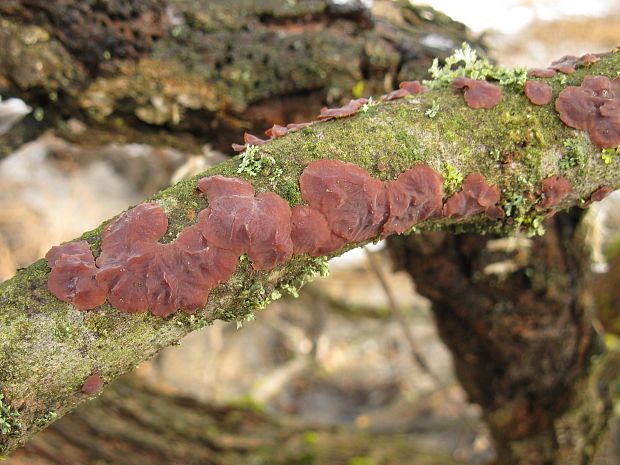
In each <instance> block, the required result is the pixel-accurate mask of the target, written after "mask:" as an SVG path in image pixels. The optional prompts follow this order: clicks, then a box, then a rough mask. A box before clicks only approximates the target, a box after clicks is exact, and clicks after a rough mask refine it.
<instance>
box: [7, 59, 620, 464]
mask: <svg viewBox="0 0 620 465" xmlns="http://www.w3.org/2000/svg"><path fill="white" fill-rule="evenodd" d="M619 62H620V53H613V54H610V55H608V56H606V57H605V58H604V59H602V60H601V61H599V62H598V63H595V64H594V65H592V66H591V67H589V68H587V69H585V68H583V69H580V70H578V71H577V72H576V73H574V74H571V75H570V76H568V77H567V78H558V79H556V80H554V81H552V85H553V86H554V89H555V92H557V91H558V90H559V89H560V88H562V87H563V86H565V85H570V84H576V83H579V82H581V80H582V79H583V77H584V75H586V74H606V75H612V76H614V75H615V74H616V72H617V70H618V69H619V67H620V66H619ZM564 80H565V81H566V82H563V81H564ZM432 106H439V108H440V109H441V110H440V111H439V112H438V114H437V115H436V116H435V117H433V118H430V117H428V116H426V115H425V112H426V110H427V109H428V108H430V107H432ZM505 118H509V119H510V121H511V124H510V125H509V126H507V125H506V120H505ZM472 128H476V130H475V131H473V132H472ZM515 134H520V135H522V136H523V139H522V138H521V136H519V137H518V138H517V141H515ZM532 134H536V136H535V137H534V136H531V135H532ZM530 136H531V137H530ZM568 138H572V139H574V140H579V141H580V142H579V143H580V144H581V147H582V150H583V153H584V155H585V156H586V158H585V163H584V166H583V167H577V166H576V167H574V168H570V169H567V170H566V169H564V170H562V171H560V167H559V166H558V161H559V157H558V154H561V153H562V152H563V150H564V145H563V141H564V140H566V139H568ZM490 152H497V153H500V154H502V153H505V154H510V156H511V158H512V162H511V163H510V164H506V163H501V162H500V161H497V160H496V159H495V158H494V157H492V156H490V155H489V153H490ZM257 156H259V157H263V156H269V157H273V160H274V164H275V167H277V168H279V169H281V174H278V175H277V176H274V174H273V173H274V172H269V173H268V172H264V173H261V174H259V175H258V176H256V177H250V178H249V180H250V181H252V183H253V184H254V186H255V188H256V189H257V191H259V192H260V191H265V190H273V191H275V192H276V193H278V194H280V195H281V196H282V197H283V198H284V199H286V200H287V201H288V202H289V203H290V204H291V205H294V204H297V203H299V202H300V193H299V187H298V178H299V175H300V174H301V172H302V170H303V168H304V167H305V166H306V165H307V164H308V163H309V162H311V161H312V160H316V159H320V158H324V157H327V156H329V157H331V158H335V159H340V160H344V161H354V162H355V163H357V164H358V165H359V166H362V167H363V168H365V169H368V170H369V171H370V172H371V173H372V174H373V175H375V176H377V177H379V178H382V179H393V178H394V177H395V176H396V175H397V174H398V173H400V172H402V171H403V170H405V169H407V168H410V167H411V166H414V165H416V164H418V163H426V164H428V165H430V166H431V167H433V168H434V169H436V170H438V171H442V170H444V171H445V169H446V166H449V167H450V170H449V171H448V172H446V173H445V174H446V181H447V182H448V183H450V182H453V179H451V176H450V173H452V176H453V175H454V171H455V170H457V171H460V172H461V173H462V174H464V175H466V174H468V173H470V172H474V171H477V172H481V173H482V174H483V175H484V176H485V177H486V178H487V179H488V180H489V182H491V183H493V184H497V185H498V186H499V187H500V189H501V192H502V201H501V203H502V206H503V207H504V209H506V211H507V214H508V216H507V217H506V218H505V219H504V220H502V221H493V220H490V219H488V218H486V217H482V216H474V217H469V218H467V219H466V220H464V221H458V220H455V219H454V218H432V219H429V220H427V221H425V222H423V223H421V224H419V225H417V226H416V228H417V229H418V230H424V229H437V230H445V231H452V232H454V231H464V230H467V229H469V230H473V231H476V232H479V233H480V232H493V231H495V232H502V233H509V232H511V231H513V230H514V229H515V227H517V226H518V225H528V224H529V225H530V226H532V227H534V226H536V225H537V224H538V222H539V221H540V220H541V219H542V217H543V216H544V215H545V214H546V213H548V210H549V209H545V208H542V207H541V204H540V197H539V195H538V193H539V192H540V186H541V182H542V180H543V179H544V178H546V177H548V176H550V175H554V174H559V173H560V172H561V173H562V174H563V175H564V176H565V177H566V178H567V179H568V180H569V181H570V183H571V185H572V187H573V189H572V191H571V192H570V193H569V195H568V196H567V197H566V198H565V199H564V200H562V202H561V203H560V204H559V205H557V208H567V207H570V206H574V205H580V204H582V202H583V201H584V200H585V199H588V198H589V196H590V194H591V193H592V192H593V191H594V190H596V189H597V188H599V187H600V186H601V185H609V186H612V187H614V188H615V187H618V186H619V185H620V170H618V168H617V162H614V163H613V164H611V165H606V164H604V163H603V162H602V161H601V159H600V151H599V149H597V148H596V147H594V146H593V145H592V144H591V143H590V142H589V140H588V139H587V137H585V135H584V134H583V133H580V132H578V131H575V130H572V129H570V128H568V127H567V126H565V125H564V124H562V123H561V121H560V120H559V118H558V116H557V114H556V113H555V110H553V109H552V108H549V107H533V106H532V105H530V104H529V102H528V101H527V99H526V98H525V97H524V95H523V94H522V92H521V90H514V89H511V88H509V87H505V88H504V99H503V101H502V103H500V104H499V105H498V106H497V107H495V108H493V109H491V110H472V109H470V108H468V107H467V106H466V105H465V104H464V103H463V98H462V96H461V95H459V94H458V93H455V92H454V91H452V90H451V89H447V88H441V89H438V90H435V91H431V92H427V93H424V94H421V95H419V96H416V97H414V98H408V99H403V100H398V101H392V102H376V103H373V104H372V105H369V106H368V108H367V111H363V112H360V114H358V115H357V116H354V117H350V118H342V119H338V120H334V121H328V122H323V123H318V124H315V125H313V126H311V127H308V128H305V129H304V130H301V131H298V132H295V133H292V134H289V135H288V136H286V137H283V138H280V139H276V140H274V141H271V142H269V143H267V144H265V145H262V146H260V147H259V148H258V151H257ZM239 164H240V160H239V159H233V160H230V161H228V162H225V163H222V164H220V165H218V166H217V167H215V168H213V169H211V170H209V171H207V172H206V173H204V174H203V175H214V174H223V175H228V176H239V174H238V171H237V170H238V167H239ZM378 164H383V165H385V166H384V169H381V170H379V169H378ZM272 168H273V167H272ZM195 182H196V178H192V179H189V180H186V181H182V182H180V183H179V184H177V185H175V186H173V187H172V188H170V189H168V190H166V191H163V192H162V193H160V194H158V195H156V196H155V197H154V198H153V200H154V201H156V202H158V203H159V204H160V205H161V206H162V207H163V208H164V210H165V211H166V213H167V215H168V217H169V229H168V233H167V235H166V236H165V239H164V240H165V241H170V240H172V239H173V238H175V237H176V235H177V234H178V232H179V231H180V230H181V229H182V228H183V227H184V226H186V225H188V224H190V223H191V222H192V219H193V218H195V217H196V214H197V212H198V211H199V210H200V209H202V208H205V207H206V201H205V199H204V198H203V197H201V196H199V195H198V194H197V193H196V188H195V186H196V184H195ZM447 187H450V186H447ZM515 199H519V200H518V204H516V203H515ZM554 208H555V207H554ZM102 227H103V226H101V227H99V228H97V229H96V230H94V231H91V232H88V233H86V234H84V235H83V236H82V237H83V239H85V240H87V241H88V242H89V243H90V244H91V246H92V248H93V250H94V251H95V253H98V247H99V241H100V233H101V230H102ZM355 245H360V244H350V245H349V246H347V247H345V248H344V249H346V248H349V247H352V246H355ZM344 249H343V250H344ZM323 266H324V262H322V261H321V260H317V259H310V258H308V257H306V256H295V257H293V259H292V260H290V261H289V262H288V263H286V264H284V265H282V266H279V267H278V268H277V269H275V270H271V271H266V272H254V271H252V270H251V268H250V266H249V264H248V263H247V261H245V262H244V263H242V264H241V265H240V266H239V268H238V270H237V272H236V274H235V275H234V276H233V278H231V280H230V281H229V282H227V283H225V284H223V285H221V286H219V287H218V288H217V289H216V290H215V291H214V292H213V293H212V294H211V297H210V301H209V303H208V305H207V307H206V308H205V309H204V311H203V312H200V313H199V315H198V316H194V317H188V316H187V315H183V314H176V315H175V316H174V317H172V318H170V319H169V320H162V319H161V318H157V317H153V316H150V315H148V314H133V315H131V314H121V313H119V312H118V311H116V310H115V309H113V308H111V307H110V306H109V305H107V304H105V305H103V306H102V307H100V308H99V309H98V310H97V311H91V312H78V311H76V310H75V309H74V308H73V307H72V306H71V305H67V304H65V303H62V302H60V301H58V300H57V299H55V298H54V297H52V295H51V294H50V293H49V292H48V290H47V283H46V281H47V274H48V272H49V268H48V267H47V264H46V262H45V261H43V260H41V261H39V262H36V263H35V264H33V265H32V266H30V267H28V268H27V269H25V270H22V271H20V272H19V273H18V274H17V275H16V276H15V277H14V278H13V279H11V280H9V281H7V282H5V283H3V284H2V285H1V286H0V331H1V332H2V334H3V338H2V341H1V345H0V383H1V384H2V392H3V393H4V395H5V402H6V403H7V405H9V406H10V412H17V415H18V419H16V420H14V421H13V420H12V421H13V423H14V427H13V428H12V429H11V431H10V433H8V434H2V436H1V437H0V452H2V453H5V454H6V453H7V452H9V451H10V450H12V449H13V448H14V447H16V446H17V445H19V444H21V443H23V442H24V441H26V440H27V439H28V438H29V437H31V436H32V435H33V434H34V433H35V432H36V431H38V430H39V429H41V428H42V427H43V426H44V424H45V422H44V421H42V418H45V416H46V415H47V414H48V412H50V411H54V412H56V413H57V414H58V415H59V416H62V415H63V414H64V413H66V412H67V411H69V410H71V409H72V408H73V407H74V406H75V405H76V404H77V403H78V402H79V401H81V400H83V399H84V398H85V397H87V396H85V395H84V394H82V393H81V392H80V388H81V386H82V384H83V382H84V380H85V379H86V378H87V377H88V376H89V375H90V374H91V373H92V372H93V371H97V372H98V373H100V374H101V375H102V377H103V379H104V380H105V381H110V380H112V379H114V378H115V377H117V376H118V375H120V374H122V373H124V372H126V371H128V370H130V369H131V368H133V367H134V366H135V365H136V364H137V363H139V362H140V361H142V360H145V359H147V358H149V357H150V356H152V355H153V354H154V353H156V352H157V351H158V350H159V349H161V348H162V347H165V346H167V345H170V344H174V343H175V342H177V341H178V340H179V339H180V338H181V337H183V336H184V335H185V334H187V333H188V332H190V331H192V330H193V329H195V328H196V327H199V326H203V325H205V324H208V323H209V322H211V321H213V320H214V319H216V318H224V319H237V320H243V319H244V318H247V317H248V315H250V314H251V312H252V311H253V310H254V309H256V308H262V307H264V305H266V303H267V302H268V300H269V296H271V295H272V291H273V290H274V289H281V290H282V291H284V290H286V289H287V288H288V287H289V286H294V287H298V286H299V285H301V284H302V283H303V282H304V281H306V280H307V279H308V278H309V277H310V276H312V275H314V274H315V273H316V271H317V269H320V268H321V267H323ZM586 342H587V341H586ZM7 415H8V414H7Z"/></svg>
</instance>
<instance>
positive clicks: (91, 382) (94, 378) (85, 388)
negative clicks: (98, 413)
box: [82, 372, 103, 396]
mask: <svg viewBox="0 0 620 465" xmlns="http://www.w3.org/2000/svg"><path fill="white" fill-rule="evenodd" d="M102 387H103V379H102V378H101V375H100V374H99V373H96V372H95V373H93V374H92V375H90V376H89V377H88V378H86V380H84V384H83V385H82V392H83V393H84V394H86V395H89V396H92V395H93V394H97V393H98V392H99V391H100V390H101V388H102Z"/></svg>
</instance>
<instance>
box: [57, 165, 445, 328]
mask: <svg viewBox="0 0 620 465" xmlns="http://www.w3.org/2000/svg"><path fill="white" fill-rule="evenodd" d="M300 189H301V197H302V199H303V200H304V202H305V204H302V205H297V206H295V207H294V208H291V207H290V206H289V204H288V203H287V202H286V201H285V200H284V199H282V198H281V197H280V196H278V195H277V194H275V193H273V192H263V193H259V194H256V193H255V191H254V188H253V186H252V185H251V184H250V183H249V182H247V181H245V180H244V179H240V178H230V177H224V176H210V177H206V178H202V179H200V180H199V181H198V190H199V191H200V192H201V193H203V194H204V195H206V197H207V199H208V201H209V206H208V207H207V208H206V209H204V210H202V211H200V212H199V213H198V216H197V221H196V223H195V224H193V225H192V226H188V227H186V228H185V229H183V231H181V233H180V234H179V236H178V237H177V239H176V240H175V241H173V242H170V243H166V244H164V243H161V242H159V241H160V240H161V239H162V237H163V236H164V235H165V233H166V230H167V228H168V219H167V217H166V215H165V214H164V211H163V210H162V208H161V207H160V206H159V205H157V204H156V203H143V204H140V205H138V206H137V207H135V208H132V209H131V210H129V211H127V212H125V213H124V214H122V215H121V216H119V217H118V218H117V219H116V220H115V221H113V222H111V223H110V224H109V225H108V226H107V227H106V228H105V230H104V231H103V233H102V236H101V238H102V241H101V253H100V255H99V257H98V258H97V260H96V261H95V259H94V258H93V255H92V253H91V251H90V248H89V247H88V244H87V243H86V242H85V241H80V242H73V243H68V244H64V245H62V246H59V247H53V248H52V249H51V250H50V251H49V253H48V254H47V258H48V264H49V266H50V267H51V268H52V272H51V273H50V275H49V286H48V287H49V289H50V291H51V292H52V293H53V294H54V295H55V296H56V297H58V298H59V299H61V300H64V301H67V302H72V303H74V304H75V305H76V307H78V309H80V310H86V309H91V308H94V307H96V306H98V305H100V304H102V303H103V302H104V301H105V299H106V298H107V299H108V301H109V302H110V304H111V305H112V306H113V307H115V308H117V309H119V310H121V311H123V312H129V313H132V312H144V311H147V310H148V311H150V312H151V313H153V314H155V315H160V316H162V317H166V316H168V315H170V314H171V313H173V312H175V311H176V310H178V309H182V310H185V311H187V312H193V311H195V310H197V309H198V308H201V307H204V305H205V304H206V302H207V298H208V296H209V292H210V291H211V289H213V288H214V287H215V286H216V285H217V284H219V283H221V282H224V281H227V280H228V279H230V277H231V276H232V274H233V273H234V271H235V269H236V267H237V264H238V261H239V256H240V255H242V254H247V255H248V258H249V260H250V262H251V264H252V267H253V268H254V269H255V270H269V269H272V268H274V267H276V266H278V265H279V264H282V263H284V262H286V261H287V260H289V259H290V258H291V256H292V255H293V254H294V253H296V254H301V253H306V254H309V255H311V256H320V255H324V254H327V253H330V252H333V251H336V250H338V249H340V248H341V247H342V246H344V245H345V244H347V243H350V242H358V241H364V240H368V239H370V238H372V237H375V236H378V235H380V234H383V235H387V234H391V233H402V232H404V231H406V230H408V229H409V228H411V227H412V226H413V225H414V224H416V223H418V222H421V221H424V220H425V219H427V218H430V217H432V216H434V215H440V214H441V208H442V199H443V178H442V176H441V175H440V174H439V173H437V172H435V171H434V170H433V169H431V168H430V167H428V166H426V165H417V166H414V167H413V168H411V169H409V170H407V171H405V172H403V173H401V175H400V176H399V177H398V178H397V179H396V180H394V181H390V182H383V181H380V180H378V179H375V178H373V177H372V176H371V175H370V173H368V171H366V170H365V169H363V168H360V167H359V166H357V165H355V164H352V163H345V162H341V161H337V160H318V161H315V162H312V163H310V164H309V165H308V166H307V167H306V168H305V169H304V171H303V173H302V175H301V177H300ZM75 263H77V264H78V266H76V265H75ZM94 290H96V291H97V292H96V298H92V295H93V292H94Z"/></svg>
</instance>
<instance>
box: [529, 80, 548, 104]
mask: <svg viewBox="0 0 620 465" xmlns="http://www.w3.org/2000/svg"><path fill="white" fill-rule="evenodd" d="M524 91H525V95H526V96H527V98H528V99H529V101H530V102H532V103H533V104H534V105H547V104H548V103H549V102H551V96H552V94H553V89H552V88H551V86H550V85H549V84H545V83H544V82H540V81H526V83H525V86H524Z"/></svg>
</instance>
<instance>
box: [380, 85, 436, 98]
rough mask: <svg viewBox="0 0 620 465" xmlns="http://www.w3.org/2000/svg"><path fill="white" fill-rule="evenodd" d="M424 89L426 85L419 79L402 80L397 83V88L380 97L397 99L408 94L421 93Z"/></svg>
mask: <svg viewBox="0 0 620 465" xmlns="http://www.w3.org/2000/svg"><path fill="white" fill-rule="evenodd" d="M425 91H426V87H424V86H423V85H422V84H420V81H403V82H401V83H400V84H399V85H398V89H396V90H393V91H392V92H390V93H388V94H386V95H384V96H382V97H381V100H397V99H401V98H404V97H406V96H408V95H416V94H421V93H422V92H425Z"/></svg>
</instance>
